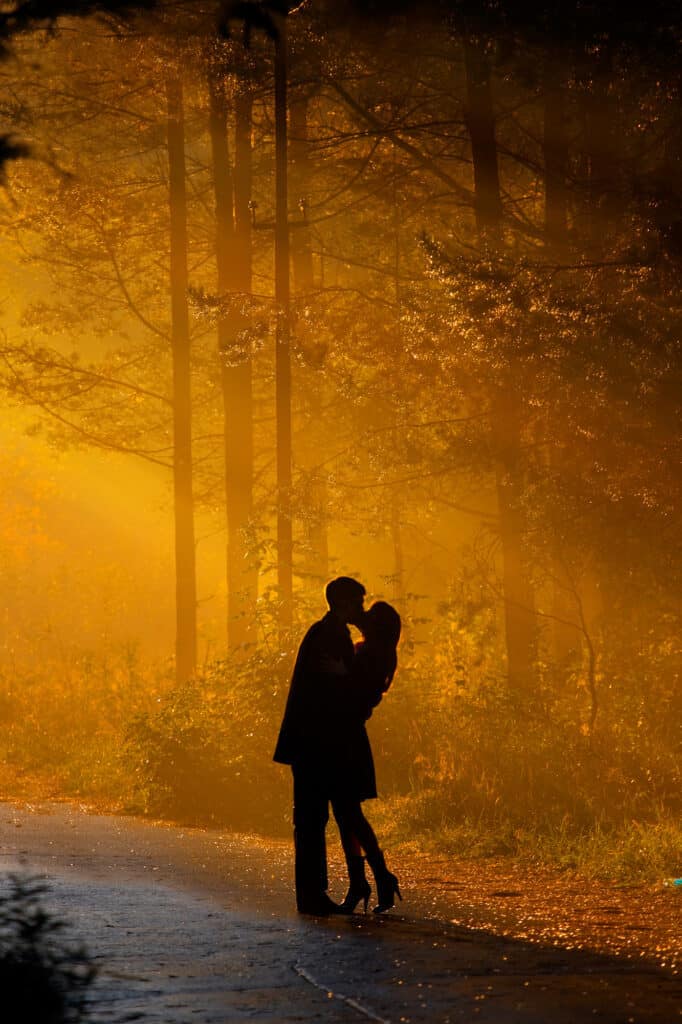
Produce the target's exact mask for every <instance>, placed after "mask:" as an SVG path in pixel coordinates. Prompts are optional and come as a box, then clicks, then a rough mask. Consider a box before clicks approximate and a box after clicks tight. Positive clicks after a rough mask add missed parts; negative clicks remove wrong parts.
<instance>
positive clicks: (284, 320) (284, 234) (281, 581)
mask: <svg viewBox="0 0 682 1024" xmlns="http://www.w3.org/2000/svg"><path fill="white" fill-rule="evenodd" d="M287 134H288V133H287V31H286V16H283V15H280V16H278V17H277V35H276V38H275V302H276V304H277V333H276V340H275V380H276V424H277V583H278V597H279V627H280V632H282V633H285V632H286V631H287V630H288V629H289V628H290V627H291V625H292V621H293V529H292V520H291V464H292V455H291V356H290V345H289V334H290V311H289V210H288V180H287V170H288V168H287V155H288V154H287V149H288V147H287Z"/></svg>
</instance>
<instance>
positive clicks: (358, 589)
mask: <svg viewBox="0 0 682 1024" xmlns="http://www.w3.org/2000/svg"><path fill="white" fill-rule="evenodd" d="M325 597H326V599H327V604H328V605H329V611H328V612H327V614H326V615H325V616H324V617H323V618H322V619H320V620H319V622H315V623H314V624H313V625H312V626H311V627H310V629H309V630H308V632H307V633H306V635H305V637H304V639H303V641H302V643H301V646H300V648H299V651H298V656H297V658H296V664H295V666H294V672H293V676H292V679H291V685H290V688H289V696H288V698H287V704H286V709H285V712H284V719H283V721H282V726H281V729H280V733H279V738H278V740H277V747H276V750H275V754H274V760H275V761H277V762H279V763H280V764H288V765H291V770H292V773H293V778H294V850H295V880H296V906H297V909H298V910H299V912H300V913H302V914H315V915H327V914H352V913H353V911H354V910H355V908H356V906H357V905H358V903H360V901H362V902H363V904H364V909H365V911H366V910H367V904H368V903H369V899H370V896H371V888H370V884H369V882H368V881H367V878H366V876H365V859H366V860H367V863H368V864H369V866H370V868H371V870H372V873H373V875H374V881H375V884H376V891H377V905H376V906H375V907H374V911H375V913H381V912H383V911H385V910H388V909H390V908H391V907H392V906H393V905H394V898H395V896H396V895H397V896H398V897H399V898H400V899H402V897H401V895H400V888H399V886H398V879H397V878H396V876H395V875H394V874H392V873H391V872H390V871H389V870H388V868H387V867H386V861H385V859H384V854H383V852H382V851H381V850H380V849H379V844H378V842H377V838H376V835H375V834H374V830H373V828H372V826H371V825H370V823H369V822H368V821H367V818H366V817H365V815H364V813H363V810H362V801H363V800H371V799H373V798H375V797H376V795H377V790H376V779H375V774H374V760H373V757H372V748H371V746H370V743H369V738H368V736H367V730H366V728H365V722H366V721H367V719H368V718H369V717H370V715H371V714H372V710H373V708H375V707H376V706H377V704H378V703H379V701H380V700H381V698H382V696H383V695H384V693H385V692H386V690H387V689H388V688H389V686H390V685H391V681H392V679H393V676H394V674H395V670H396V667H397V654H396V648H397V645H398V640H399V638H400V616H399V615H398V613H397V611H396V610H395V608H393V607H391V605H390V604H387V603H386V602H385V601H376V602H375V603H374V604H373V605H372V606H371V608H370V609H369V610H368V611H365V608H364V601H365V588H364V587H363V585H362V584H361V583H359V582H358V581H357V580H354V579H351V578H350V577H349V576H339V577H337V578H336V579H334V580H332V581H331V582H330V583H328V584H327V587H326V590H325ZM349 625H353V626H356V627H357V628H358V629H359V630H360V632H361V633H362V636H363V640H362V641H361V642H360V643H358V644H357V645H355V647H354V646H353V641H352V639H351V635H350V631H349V629H348V626H349ZM330 803H331V806H332V810H333V812H334V818H335V819H336V823H337V825H338V827H339V832H340V834H341V844H342V846H343V852H344V855H345V858H346V864H347V866H348V878H349V888H348V893H347V895H346V897H345V899H344V900H343V902H342V903H341V904H338V903H334V901H333V900H331V899H330V897H329V896H328V895H327V885H328V880H327V847H326V841H325V830H326V827H327V822H328V821H329V804H330Z"/></svg>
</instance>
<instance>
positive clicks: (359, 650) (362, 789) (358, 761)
mask: <svg viewBox="0 0 682 1024" xmlns="http://www.w3.org/2000/svg"><path fill="white" fill-rule="evenodd" d="M358 625H359V626H360V629H361V631H362V634H363V637H364V639H363V640H362V641H361V642H360V643H358V644H356V647H355V658H354V660H353V666H352V669H351V671H350V673H348V674H347V675H344V673H343V671H341V670H340V671H339V674H340V675H343V679H342V680H340V683H341V684H342V685H341V693H340V699H339V705H340V706H339V719H338V721H337V723H336V728H335V729H334V732H335V742H334V744H333V746H334V753H333V760H334V767H333V772H332V801H331V802H332V809H333V812H334V817H335V818H336V822H337V824H338V826H339V832H340V833H341V844H342V846H343V852H344V854H345V857H346V864H347V866H348V877H349V879H350V886H349V889H348V893H347V894H346V898H345V899H344V901H343V903H342V904H341V908H342V912H344V913H347V914H352V913H353V911H354V910H355V908H356V906H357V904H358V903H359V902H360V900H363V902H364V907H365V911H366V910H367V904H368V902H369V897H370V893H371V890H370V886H369V882H368V881H367V879H366V877H365V857H366V858H367V863H368V864H369V866H370V868H371V869H372V873H373V875H374V879H375V882H376V887H377V905H376V907H375V908H374V912H375V913H382V912H383V911H384V910H389V909H390V908H391V907H392V906H393V905H394V898H395V896H396V895H397V896H398V898H399V899H402V896H401V895H400V887H399V885H398V879H397V878H396V876H395V875H394V874H392V873H391V872H390V871H389V870H388V868H387V867H386V861H385V859H384V854H383V852H382V851H381V850H380V849H379V844H378V842H377V837H376V835H375V834H374V829H373V828H372V826H371V825H370V823H369V822H368V821H367V818H366V817H365V815H364V813H363V810H362V801H363V800H371V799H374V798H375V797H376V795H377V789H376V777H375V773H374V759H373V757H372V748H371V746H370V742H369V737H368V736H367V729H366V728H365V722H366V721H367V719H368V718H369V717H370V715H371V714H372V710H373V709H374V708H375V707H376V706H377V704H378V703H379V702H380V700H381V698H382V697H383V695H384V693H386V690H388V688H389V686H390V685H391V681H392V680H393V676H394V674H395V670H396V667H397V664H398V659H397V654H396V647H397V645H398V640H399V638H400V616H399V615H398V613H397V611H396V610H395V608H393V607H392V606H391V605H390V604H387V603H386V602H385V601H376V602H375V603H374V604H373V605H372V607H371V608H370V609H369V611H367V612H366V613H365V615H364V616H363V618H362V621H361V622H360V623H358ZM363 851H364V855H365V856H364V857H363Z"/></svg>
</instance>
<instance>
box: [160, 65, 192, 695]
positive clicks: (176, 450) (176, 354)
mask: <svg viewBox="0 0 682 1024" xmlns="http://www.w3.org/2000/svg"><path fill="white" fill-rule="evenodd" d="M166 100H167V111H168V172H169V197H170V291H171V316H172V356H173V496H174V512H175V586H176V617H177V618H176V623H177V626H176V648H175V649H176V657H175V669H176V677H177V681H178V682H179V683H184V682H186V681H187V679H189V678H190V677H191V676H192V675H193V674H194V671H195V668H196V659H197V626H196V606H197V599H196V552H195V546H194V502H193V497H192V402H191V385H190V339H189V311H188V307H187V197H186V186H185V129H184V115H183V101H182V83H181V81H180V79H179V78H176V77H169V78H168V79H167V80H166Z"/></svg>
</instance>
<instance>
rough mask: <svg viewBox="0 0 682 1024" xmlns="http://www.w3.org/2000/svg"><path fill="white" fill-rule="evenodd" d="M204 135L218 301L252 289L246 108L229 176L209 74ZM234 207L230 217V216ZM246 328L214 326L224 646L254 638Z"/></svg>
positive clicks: (222, 105)
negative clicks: (219, 402) (241, 343)
mask: <svg viewBox="0 0 682 1024" xmlns="http://www.w3.org/2000/svg"><path fill="white" fill-rule="evenodd" d="M209 96H210V104H211V106H210V133H211V150H212V158H213V173H214V190H215V204H216V264H217V271H218V291H219V292H220V294H221V296H228V295H230V294H234V293H235V292H237V293H240V294H245V293H248V292H250V290H251V219H250V216H249V208H248V204H249V200H250V198H251V107H252V99H251V96H250V94H248V93H246V92H244V91H242V92H240V93H239V95H238V97H237V99H236V102H235V121H236V128H235V166H234V179H233V176H232V170H231V166H230V158H229V148H228V134H227V113H228V111H227V100H226V96H225V89H224V81H223V80H221V79H219V78H217V77H216V75H215V74H211V75H210V76H209ZM233 207H234V214H233ZM244 326H245V323H244V318H243V317H242V316H241V314H240V313H239V311H238V310H237V309H234V310H232V311H231V312H230V313H229V314H228V315H227V316H225V317H223V318H222V319H221V320H220V322H219V323H218V350H219V357H220V382H221V390H222V396H223V417H224V464H225V507H226V516H227V644H228V649H230V650H234V649H236V648H240V647H242V646H243V645H244V644H246V643H248V642H249V641H251V640H252V639H253V636H252V634H253V622H254V608H255V601H256V597H257V584H258V578H257V571H256V569H255V567H254V565H253V560H252V559H250V558H249V552H248V542H247V531H248V527H249V523H250V520H251V516H252V514H253V398H252V367H251V357H250V354H249V353H243V352H237V351H236V349H237V346H236V341H237V335H238V332H239V331H240V329H243V328H244Z"/></svg>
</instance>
